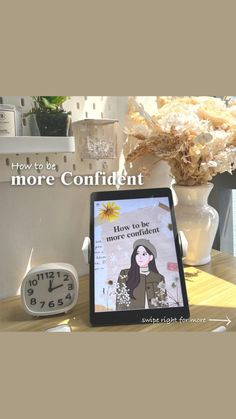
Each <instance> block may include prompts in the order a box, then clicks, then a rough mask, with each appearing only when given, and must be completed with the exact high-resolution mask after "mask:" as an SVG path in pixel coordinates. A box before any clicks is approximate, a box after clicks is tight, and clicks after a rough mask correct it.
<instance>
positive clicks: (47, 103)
mask: <svg viewBox="0 0 236 419" xmlns="http://www.w3.org/2000/svg"><path fill="white" fill-rule="evenodd" d="M32 97H33V101H34V102H33V108H32V110H31V111H30V112H28V113H27V114H26V115H25V116H28V115H34V116H35V119H36V122H37V126H38V129H39V134H40V135H42V136H44V137H47V136H48V137H50V136H53V137H65V136H68V135H69V133H70V127H71V116H70V114H71V113H70V112H66V111H65V110H64V109H63V107H62V104H63V103H64V102H65V101H66V100H67V99H69V97H68V96H32Z"/></svg>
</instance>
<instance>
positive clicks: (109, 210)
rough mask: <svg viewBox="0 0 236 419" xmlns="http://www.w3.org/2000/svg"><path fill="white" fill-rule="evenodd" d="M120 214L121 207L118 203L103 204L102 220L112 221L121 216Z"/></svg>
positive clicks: (101, 210)
mask: <svg viewBox="0 0 236 419" xmlns="http://www.w3.org/2000/svg"><path fill="white" fill-rule="evenodd" d="M119 215H120V207H118V205H116V203H115V202H108V203H107V204H104V203H103V204H102V208H101V209H100V211H99V218H100V220H101V221H106V220H107V221H109V222H110V223H112V221H114V220H116V219H117V218H119Z"/></svg>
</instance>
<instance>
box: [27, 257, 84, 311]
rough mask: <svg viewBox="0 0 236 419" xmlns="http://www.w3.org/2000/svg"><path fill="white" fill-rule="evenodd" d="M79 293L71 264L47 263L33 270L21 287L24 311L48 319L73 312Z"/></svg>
mask: <svg viewBox="0 0 236 419" xmlns="http://www.w3.org/2000/svg"><path fill="white" fill-rule="evenodd" d="M78 293H79V281H78V275H77V272H76V269H75V268H74V267H73V266H72V265H70V264H68V263H48V264H45V265H40V266H37V267H35V268H32V269H31V270H30V271H29V272H28V273H27V275H26V276H25V278H24V279H23V282H22V284H21V300H22V304H23V307H24V309H25V311H26V312H27V313H29V314H32V315H33V316H49V315H54V314H59V313H66V312H67V311H69V310H71V309H72V308H73V307H74V306H75V304H76V302H77V300H78Z"/></svg>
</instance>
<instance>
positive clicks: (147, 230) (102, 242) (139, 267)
mask: <svg viewBox="0 0 236 419" xmlns="http://www.w3.org/2000/svg"><path fill="white" fill-rule="evenodd" d="M94 217H95V219H94V292H95V295H94V297H95V311H96V312H105V311H126V310H142V309H155V308H156V309H158V308H173V307H180V306H183V297H182V291H181V283H180V276H179V269H178V263H177V255H176V250H175V242H174V234H173V228H172V220H171V213H170V206H169V199H168V198H167V197H161V198H155V197H151V198H138V199H120V200H115V201H95V202H94Z"/></svg>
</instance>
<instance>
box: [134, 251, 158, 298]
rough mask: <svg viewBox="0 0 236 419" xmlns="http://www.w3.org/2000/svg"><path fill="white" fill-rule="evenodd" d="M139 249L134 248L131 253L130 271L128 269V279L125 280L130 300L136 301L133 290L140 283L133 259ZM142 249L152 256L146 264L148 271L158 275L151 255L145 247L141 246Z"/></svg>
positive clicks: (137, 267)
mask: <svg viewBox="0 0 236 419" xmlns="http://www.w3.org/2000/svg"><path fill="white" fill-rule="evenodd" d="M139 247H140V246H136V247H135V249H134V251H133V253H132V256H131V266H130V269H129V273H128V279H127V282H126V285H127V288H128V289H129V295H130V298H132V299H133V300H136V298H135V297H134V290H135V288H137V286H138V285H139V283H140V273H139V266H138V264H137V262H136V259H135V257H136V255H137V250H138V248H139ZM143 247H144V249H145V250H146V252H147V253H148V254H149V255H152V256H153V259H152V260H151V262H149V264H148V267H149V270H150V271H151V272H155V273H159V272H158V270H157V267H156V262H155V258H154V255H153V253H152V252H151V251H150V250H149V249H148V248H147V247H145V246H143Z"/></svg>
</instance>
